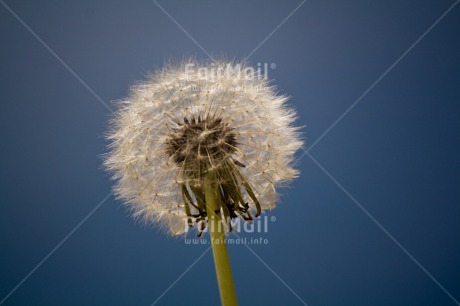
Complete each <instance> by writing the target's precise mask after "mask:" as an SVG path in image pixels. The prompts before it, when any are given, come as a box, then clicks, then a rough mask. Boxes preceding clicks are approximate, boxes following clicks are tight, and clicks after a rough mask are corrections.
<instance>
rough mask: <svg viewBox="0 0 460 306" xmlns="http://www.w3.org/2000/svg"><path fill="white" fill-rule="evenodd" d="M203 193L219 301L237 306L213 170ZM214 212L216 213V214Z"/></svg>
mask: <svg viewBox="0 0 460 306" xmlns="http://www.w3.org/2000/svg"><path fill="white" fill-rule="evenodd" d="M204 193H205V199H206V211H207V215H208V228H209V234H210V236H211V245H212V253H213V255H214V265H215V267H216V274H217V282H218V284H219V292H220V300H221V302H222V305H223V306H234V305H238V302H237V300H236V293H235V287H234V285H233V277H232V269H231V267H230V260H229V258H228V252H227V246H226V244H225V229H224V224H223V223H222V217H221V214H220V207H221V198H220V191H219V185H218V184H217V182H216V173H215V172H214V171H213V170H210V171H208V173H207V174H206V176H205V179H204ZM216 211H218V213H217V214H216Z"/></svg>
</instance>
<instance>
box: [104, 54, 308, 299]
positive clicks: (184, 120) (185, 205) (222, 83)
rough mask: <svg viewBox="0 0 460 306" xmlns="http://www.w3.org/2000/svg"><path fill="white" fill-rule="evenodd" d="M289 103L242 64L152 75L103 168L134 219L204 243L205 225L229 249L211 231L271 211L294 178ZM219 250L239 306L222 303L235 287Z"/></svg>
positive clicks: (125, 106) (136, 92) (117, 128)
mask: <svg viewBox="0 0 460 306" xmlns="http://www.w3.org/2000/svg"><path fill="white" fill-rule="evenodd" d="M286 101H287V97H286V96H283V95H278V94H277V93H276V89H275V87H274V86H272V85H270V83H269V81H268V80H266V79H265V78H261V77H260V73H257V71H255V70H254V69H252V68H251V67H249V66H247V65H245V64H242V63H235V62H225V61H222V62H214V63H207V62H203V63H200V62H197V61H195V60H189V61H185V62H183V63H181V64H179V65H170V66H167V67H165V68H163V69H162V70H161V71H158V72H156V73H154V74H153V75H151V76H150V77H149V78H148V79H147V80H146V81H143V82H140V83H138V84H136V85H134V86H133V87H132V88H131V92H130V94H129V96H128V97H127V98H126V99H125V100H123V101H120V102H119V109H118V110H117V112H116V114H115V117H114V118H113V120H112V122H111V130H110V132H109V134H108V139H109V141H110V152H109V153H108V155H107V159H106V160H105V165H106V167H107V168H108V169H109V170H110V171H111V172H112V173H113V174H114V175H113V178H114V179H115V180H116V185H115V187H114V190H115V192H116V194H117V196H118V197H119V198H121V199H122V200H124V201H125V202H126V203H127V204H128V206H129V207H130V209H131V210H132V213H133V216H134V217H136V218H140V219H142V220H144V221H145V222H147V223H153V224H160V225H162V226H163V227H164V228H165V229H166V230H167V231H169V232H170V233H171V234H173V235H180V234H182V233H184V232H186V231H187V227H186V226H184V224H185V225H187V226H190V227H193V226H196V227H197V230H198V235H201V233H202V232H203V230H204V229H205V227H206V224H208V225H209V226H210V234H211V238H212V239H214V240H216V241H217V240H219V239H220V240H221V242H223V241H224V237H225V233H223V231H222V230H217V229H213V227H214V226H215V227H218V226H219V228H220V225H221V224H222V223H227V222H222V219H223V220H229V219H234V218H242V219H243V220H246V221H252V220H253V219H254V218H257V217H258V216H259V215H260V214H261V213H262V212H263V211H265V210H267V209H272V208H274V207H275V205H276V202H277V191H276V190H277V188H278V187H279V186H282V185H283V184H285V183H287V182H288V181H290V180H291V179H293V178H295V177H296V176H297V175H298V172H297V171H296V170H295V169H293V167H292V163H293V156H294V153H295V152H296V151H297V150H298V149H299V148H300V147H301V145H302V142H301V140H300V139H299V132H298V128H296V127H295V126H293V123H294V121H295V117H296V115H295V112H294V111H293V110H292V109H290V108H289V107H287V106H286ZM229 224H230V223H227V225H226V226H225V231H230V230H231V226H230V225H229ZM214 240H213V242H214ZM216 245H217V244H214V243H213V251H214V259H215V262H216V270H217V273H218V280H219V287H220V288H221V299H222V302H223V303H225V301H230V302H229V304H232V301H233V302H234V303H236V298H234V297H231V295H232V293H231V292H230V293H229V294H227V296H225V292H224V296H222V294H223V293H222V291H225V290H227V291H231V290H233V282H232V280H231V273H230V272H229V269H230V266H229V264H228V257H227V252H226V247H225V244H224V243H220V246H216ZM216 254H217V255H216ZM216 256H217V257H216ZM225 258H226V259H225ZM219 269H224V270H226V269H228V271H226V272H225V271H224V272H223V273H224V274H226V273H227V274H230V277H229V278H230V279H228V277H225V275H224V277H223V279H221V278H219V277H220V276H219V273H220V272H219ZM222 282H223V283H222ZM228 287H231V288H230V289H228ZM233 295H234V293H233ZM229 296H230V297H229Z"/></svg>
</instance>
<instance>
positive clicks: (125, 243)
mask: <svg viewBox="0 0 460 306" xmlns="http://www.w3.org/2000/svg"><path fill="white" fill-rule="evenodd" d="M5 2H6V4H7V5H8V6H9V7H10V8H11V9H12V10H13V11H14V12H15V13H16V14H17V15H18V16H19V17H20V18H21V19H22V20H23V21H24V22H25V23H26V24H27V25H28V26H29V27H30V28H31V29H32V30H33V31H35V33H36V34H37V35H38V36H39V37H40V38H41V39H42V40H43V42H45V43H46V44H48V45H49V47H50V48H51V49H52V50H54V51H55V52H56V54H58V55H59V56H60V57H61V58H62V60H63V61H64V62H65V63H66V64H67V65H68V66H69V67H71V68H72V69H73V70H74V71H75V73H76V74H78V75H79V76H80V77H81V79H82V80H84V82H86V83H87V84H88V85H89V86H90V87H91V88H92V89H93V90H94V92H96V93H97V94H98V95H99V96H100V97H101V98H102V100H103V101H105V102H107V103H109V102H110V101H111V100H115V99H119V98H122V97H124V96H125V95H126V94H127V91H128V88H129V86H130V84H132V83H133V82H135V81H136V80H139V79H142V78H143V76H144V75H145V74H146V73H147V72H149V71H151V70H153V69H155V68H159V67H161V66H162V65H163V63H164V62H165V61H167V60H169V59H181V58H183V57H184V56H189V55H196V56H197V57H198V58H206V55H205V54H204V53H203V52H202V50H200V48H198V47H197V45H196V44H195V43H194V42H193V41H192V40H190V39H189V37H187V35H185V34H184V33H183V32H182V31H181V30H180V29H179V28H178V27H177V26H176V25H175V24H174V23H173V22H172V21H171V20H170V19H169V18H168V16H166V15H165V14H164V13H163V12H162V11H161V10H160V9H159V7H158V6H157V5H156V4H155V3H153V2H151V1H148V0H144V1H12V0H8V1H5ZM159 3H160V4H161V5H162V6H163V7H164V8H165V10H167V11H168V12H169V13H170V14H171V16H173V17H174V18H175V19H176V20H177V22H178V23H180V24H181V25H182V26H183V27H184V28H185V29H186V30H187V31H188V32H189V33H190V35H192V36H193V37H194V38H195V39H196V40H197V41H198V42H199V43H200V44H201V45H202V47H203V48H204V49H206V50H207V51H208V52H209V53H211V54H217V55H227V56H228V57H231V58H233V57H235V58H237V59H238V58H243V57H245V56H246V55H248V54H249V53H251V51H252V50H253V49H254V48H255V47H256V46H257V45H258V44H259V43H260V42H261V41H262V40H263V39H264V38H265V37H266V36H267V35H268V34H269V33H270V32H271V31H272V30H273V29H274V28H275V27H276V26H277V25H278V24H279V23H280V22H281V21H282V20H283V19H284V18H285V17H286V16H287V15H288V14H289V13H290V12H291V11H292V10H293V9H294V8H295V7H296V6H297V5H298V4H299V3H300V1H277V2H275V1H262V0H260V1H250V2H247V1H227V2H224V1H198V2H192V1H174V2H172V1H171V2H168V1H164V0H162V1H160V2H159ZM452 4H453V1H452V0H449V1H440V0H436V1H435V0H432V1H396V0H395V1H317V0H314V1H313V0H308V1H306V2H305V4H304V5H303V6H302V7H301V8H300V9H299V10H298V11H297V12H296V13H295V14H293V15H292V17H291V18H290V19H289V20H287V21H286V22H285V24H284V25H283V26H281V27H280V28H279V30H278V31H276V32H275V33H274V34H273V35H272V37H271V38H269V39H268V40H267V41H266V43H265V44H263V45H262V46H261V47H260V49H258V50H257V51H256V52H255V53H254V54H253V55H252V56H251V58H250V63H252V64H253V65H256V64H257V63H259V62H261V63H263V62H267V63H276V65H277V66H276V69H274V70H270V71H269V75H270V77H272V78H274V79H275V83H276V84H277V85H278V86H279V89H280V90H281V92H283V93H287V94H289V95H290V96H291V97H292V100H291V104H292V105H293V106H294V107H295V108H296V109H297V110H298V113H299V121H298V124H299V125H306V127H305V128H304V133H305V134H304V135H305V139H306V142H307V145H306V147H308V146H309V145H311V144H312V143H313V142H314V141H315V140H316V139H318V137H320V135H321V134H322V133H323V132H324V131H325V130H326V129H327V128H328V127H329V126H330V125H331V124H332V123H333V122H334V121H335V120H336V119H337V118H338V117H339V116H340V115H341V114H342V113H343V112H344V111H345V110H346V109H347V108H348V107H349V106H350V105H351V104H352V103H353V102H355V101H356V99H357V98H358V97H359V96H360V95H361V94H362V93H363V92H365V91H366V89H368V88H369V86H371V85H372V84H373V83H374V81H375V80H377V79H378V78H379V77H380V76H381V75H382V73H384V71H385V70H386V69H388V67H390V66H391V65H392V64H393V63H394V62H395V61H396V60H397V59H398V57H400V56H401V54H403V52H404V51H406V50H407V49H408V48H409V46H410V45H411V44H412V43H414V41H416V39H417V38H419V37H420V36H421V35H422V34H423V32H424V31H425V30H426V29H428V28H429V27H430V26H431V25H432V24H433V23H434V22H435V21H436V19H437V18H439V16H441V15H442V14H443V13H444V12H445V11H446V10H447V9H448V8H449V6H451V5H452ZM459 37H460V5H459V6H457V7H455V8H454V9H453V10H452V11H451V12H450V13H449V14H448V15H447V16H446V17H445V18H444V19H443V20H442V21H441V22H440V23H439V24H438V25H437V26H436V27H434V28H433V30H432V31H430V32H429V33H428V34H427V35H426V36H425V37H424V38H423V39H422V40H421V41H420V42H419V43H418V44H417V45H416V46H415V47H414V48H413V49H412V50H411V51H410V53H408V54H407V56H405V57H404V58H403V59H402V60H401V61H400V62H399V63H398V64H397V65H396V66H395V67H394V69H392V70H391V71H390V72H389V73H388V74H387V75H386V76H385V77H384V78H383V79H382V80H381V81H380V82H379V83H378V84H377V85H376V86H375V87H374V88H373V89H372V90H371V91H370V92H369V93H368V94H367V95H366V96H365V97H364V98H363V99H362V100H361V101H360V103H359V104H357V105H356V107H355V108H353V110H352V111H350V112H349V114H348V115H347V116H345V117H344V118H343V120H341V121H340V122H339V123H338V124H337V125H336V126H335V128H334V129H332V130H331V132H330V133H328V134H327V135H326V136H325V137H324V138H323V139H322V140H321V142H318V144H317V145H316V146H315V147H314V148H313V149H312V150H311V151H310V153H311V154H312V156H314V157H315V158H316V159H317V160H318V162H319V163H321V164H322V166H323V167H325V169H327V170H328V171H329V172H330V174H331V175H333V176H334V177H335V178H336V179H337V180H338V182H340V183H341V184H342V185H343V187H344V188H345V189H346V190H348V192H349V193H350V194H351V195H352V196H354V197H355V199H356V200H357V201H359V203H360V204H361V205H362V206H363V207H364V208H365V209H367V210H368V212H369V213H370V214H372V215H373V216H374V217H375V218H376V220H378V221H379V222H380V223H381V224H382V226H384V227H385V228H386V229H387V230H388V232H389V233H391V234H392V235H393V236H394V238H395V239H397V241H399V243H401V245H402V246H404V247H405V248H406V250H407V251H408V252H409V253H410V254H412V255H413V257H414V258H415V259H417V260H418V261H419V263H420V264H421V265H422V266H423V267H425V268H426V270H427V271H429V273H431V274H432V276H433V277H434V278H435V279H437V280H438V281H439V283H440V284H442V286H444V287H445V289H446V290H447V291H448V292H450V293H451V294H452V296H453V297H455V298H456V299H457V300H460V286H459V284H460V264H459V263H460V244H459V242H460V239H459V228H460V222H459V221H460V207H459V204H460V201H459V200H460V192H459V186H460V185H459V183H460V172H459V168H460V163H459V159H458V158H459V156H460V155H459V153H460V148H459V144H460V136H459V127H460V123H459V114H460V112H459V111H460V106H459V101H460V71H459V68H460V57H459V54H460V39H459ZM0 41H1V48H0V90H1V109H0V133H1V137H0V142H1V146H0V169H1V178H0V179H1V181H0V201H1V206H0V245H1V252H0V300H1V299H3V298H4V297H5V296H6V295H7V294H8V293H9V292H10V291H11V290H12V289H13V288H14V287H15V286H16V285H17V284H18V283H19V282H20V281H21V280H22V279H23V278H24V277H25V276H26V275H27V274H28V273H29V272H30V271H31V270H32V269H33V268H34V267H35V266H36V265H37V264H38V263H39V262H40V261H41V260H42V259H43V258H44V257H45V256H46V255H47V254H48V253H49V252H50V251H51V250H52V249H53V248H54V247H55V246H56V245H57V244H58V243H59V242H60V241H61V240H62V239H63V238H64V237H65V236H66V235H67V234H68V233H69V232H70V231H71V230H72V229H73V228H74V227H75V226H76V225H77V224H78V223H79V222H80V221H81V220H82V219H83V218H84V217H85V216H86V215H87V214H88V213H89V212H90V211H91V210H92V209H93V208H94V207H95V206H96V205H97V204H98V203H99V202H100V201H101V200H102V199H103V198H104V197H105V196H106V195H107V194H108V193H109V192H110V188H111V186H110V185H111V182H110V181H109V179H108V178H109V175H108V174H107V173H105V172H104V171H103V170H102V167H101V157H100V155H101V154H102V153H104V152H105V151H106V149H105V146H106V141H105V140H104V138H103V134H104V131H106V129H107V120H108V118H109V117H110V112H109V111H108V110H107V109H106V108H105V107H104V106H103V105H102V104H101V103H100V102H99V101H98V100H97V99H96V98H95V97H94V96H93V95H92V94H91V93H90V92H89V91H88V90H87V89H86V88H85V87H84V86H83V85H82V84H81V83H80V82H79V81H78V80H77V79H76V78H75V77H74V76H73V75H72V74H71V73H70V72H69V71H68V70H66V68H65V67H64V66H63V65H62V64H61V63H60V62H59V61H58V60H57V59H56V58H55V57H53V55H52V54H51V53H50V52H49V51H48V50H47V49H46V48H45V47H44V46H43V45H42V44H40V42H39V41H38V40H37V39H36V38H34V37H33V36H32V35H31V33H29V32H28V31H27V29H26V28H25V27H24V26H23V25H21V23H20V22H19V21H18V20H17V19H15V17H14V16H13V15H12V14H11V13H10V12H9V11H8V10H7V9H6V8H5V6H4V5H0ZM109 104H110V103H109ZM299 156H300V154H299ZM299 169H300V170H301V172H302V176H301V177H300V178H299V179H298V180H296V181H295V182H294V183H293V184H292V185H291V188H289V189H284V190H282V198H281V203H280V204H279V206H278V207H277V208H276V209H275V210H274V211H272V212H271V213H270V215H272V216H276V218H277V221H276V222H274V223H271V224H270V230H269V233H267V234H265V235H264V237H265V238H267V239H269V244H268V245H264V246H253V249H254V250H255V251H256V252H257V254H258V255H259V256H260V257H261V258H262V259H263V260H264V261H265V262H266V263H267V264H268V265H269V266H270V267H271V268H272V269H273V271H275V272H276V273H277V274H278V275H279V277H281V278H282V279H283V280H284V281H285V282H286V284H288V285H289V286H290V287H291V288H292V290H294V291H295V292H296V293H297V294H298V295H299V296H300V297H301V298H302V299H303V300H304V301H305V302H307V303H308V304H309V305H455V302H454V301H453V300H452V299H451V298H449V296H448V295H447V294H446V293H445V292H444V291H443V290H442V289H441V288H440V287H439V286H438V285H437V284H436V283H435V282H434V281H433V280H432V279H430V277H429V276H428V275H427V274H426V273H424V272H423V271H422V270H421V269H420V267H419V266H417V265H416V264H415V263H414V262H413V261H412V260H411V259H410V258H409V257H408V256H407V255H406V254H405V253H404V252H403V251H402V250H401V249H400V248H399V247H398V246H397V245H396V244H395V243H394V242H393V241H392V240H391V239H390V238H389V237H388V236H387V235H386V234H385V233H384V232H383V231H382V230H381V229H380V228H379V227H378V226H377V225H376V224H375V223H374V222H373V221H372V220H371V219H370V218H369V217H368V216H367V215H366V214H365V213H364V212H363V211H362V210H361V209H360V208H359V207H358V206H357V205H356V204H355V203H354V202H353V201H352V200H351V199H350V198H349V197H348V196H347V195H346V194H345V193H344V192H343V191H342V190H340V189H339V188H338V187H337V185H336V184H335V183H334V182H333V181H332V180H331V179H330V178H329V177H328V176H327V175H326V174H325V173H324V172H323V171H322V170H321V169H320V168H319V167H318V166H317V165H316V164H315V163H314V162H313V161H312V160H311V159H310V158H309V157H308V156H304V157H303V158H302V159H301V161H300V162H299ZM246 236H247V237H250V236H251V235H246ZM204 250H205V247H204V246H189V245H185V244H184V242H183V240H181V239H176V238H172V237H167V236H166V235H165V234H163V233H161V232H159V231H158V230H156V229H152V228H148V227H145V226H142V225H140V224H136V223H135V222H134V221H133V220H132V219H131V218H130V217H129V215H128V213H127V211H126V210H125V209H124V207H123V206H122V205H121V203H120V202H118V201H116V200H114V199H113V197H110V198H109V200H108V201H106V202H105V203H104V204H103V205H102V206H101V207H100V208H99V209H98V210H97V211H96V212H95V213H94V214H93V215H92V216H91V217H90V218H89V219H88V220H87V221H86V222H85V223H84V224H83V225H82V226H81V227H80V228H79V229H78V230H77V231H75V233H74V234H73V235H72V236H70V238H69V239H68V240H66V241H65V242H64V243H63V244H62V246H61V247H60V248H58V249H57V250H56V252H54V253H53V254H52V255H51V256H50V257H49V258H48V259H47V260H46V261H45V262H44V263H43V264H42V265H41V266H40V267H39V268H38V269H37V270H36V271H35V272H34V273H33V274H32V275H31V276H30V277H29V278H28V279H27V280H26V281H25V282H24V283H23V284H22V285H21V286H20V287H19V288H18V289H17V290H16V291H15V292H14V293H13V294H12V295H11V296H10V297H9V298H8V299H7V300H6V301H5V303H4V305H109V304H110V305H149V304H151V303H152V302H153V301H155V300H156V299H157V298H158V296H160V295H161V294H162V293H163V292H164V290H165V289H166V288H167V287H168V286H170V284H171V283H172V282H173V281H174V280H176V278H177V277H178V276H179V275H180V274H181V273H182V272H183V271H184V270H185V269H186V268H187V267H189V265H190V264H191V263H192V262H193V261H194V260H195V259H196V258H197V257H198V256H199V255H200V254H202V252H203V251H204ZM230 253H231V254H230V255H231V260H232V264H233V268H234V277H235V282H236V289H237V292H238V297H239V301H240V303H241V305H301V303H300V301H299V300H298V299H297V298H296V297H295V296H294V295H293V294H292V293H291V292H290V291H289V290H288V289H287V288H286V287H285V286H284V285H283V284H282V283H281V282H280V281H279V280H278V279H277V278H276V277H275V276H274V275H273V274H272V273H271V272H270V271H269V270H268V269H267V268H266V267H265V266H264V265H263V264H262V263H261V262H260V261H259V260H258V259H257V258H256V257H255V256H254V255H253V254H252V253H251V252H249V251H248V249H247V248H245V247H244V246H233V247H230ZM218 301H219V298H218V292H217V286H216V281H215V275H214V268H213V263H212V256H211V253H208V254H207V255H206V256H205V257H204V258H203V259H202V260H201V261H199V262H198V264H197V265H196V266H194V267H193V268H192V269H191V270H190V271H189V272H188V273H187V274H186V275H185V276H184V277H183V278H182V279H181V280H180V281H179V282H178V283H177V284H176V285H175V286H174V287H173V288H172V289H171V290H170V291H169V292H168V293H167V294H166V295H165V296H164V297H163V298H162V299H161V300H160V301H159V302H158V305H194V304H200V305H216V304H217V303H218Z"/></svg>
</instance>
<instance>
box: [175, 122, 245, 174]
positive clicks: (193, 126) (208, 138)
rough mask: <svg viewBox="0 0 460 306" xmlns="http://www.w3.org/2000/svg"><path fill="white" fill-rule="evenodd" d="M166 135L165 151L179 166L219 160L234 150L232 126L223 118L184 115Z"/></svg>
mask: <svg viewBox="0 0 460 306" xmlns="http://www.w3.org/2000/svg"><path fill="white" fill-rule="evenodd" d="M177 125H178V126H177V127H176V128H173V129H172V131H171V133H170V135H169V137H168V138H167V139H166V153H167V154H168V155H169V156H170V157H172V159H173V161H174V162H175V163H176V164H177V166H179V167H186V168H190V166H191V167H192V168H195V167H196V166H198V167H200V168H201V167H202V166H210V165H211V164H214V165H216V164H219V163H221V162H222V161H224V160H226V159H227V158H230V157H231V155H232V153H234V152H235V150H236V146H237V142H236V135H235V133H234V132H233V128H231V127H229V126H228V124H227V123H224V122H223V121H222V118H216V117H206V118H201V117H198V118H195V117H192V118H184V119H183V122H178V123H177Z"/></svg>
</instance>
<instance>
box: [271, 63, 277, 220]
mask: <svg viewBox="0 0 460 306" xmlns="http://www.w3.org/2000/svg"><path fill="white" fill-rule="evenodd" d="M270 68H271V69H275V68H276V64H275V63H271V64H270ZM275 220H276V218H275Z"/></svg>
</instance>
